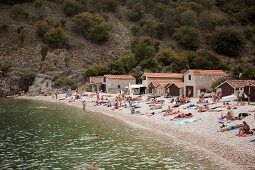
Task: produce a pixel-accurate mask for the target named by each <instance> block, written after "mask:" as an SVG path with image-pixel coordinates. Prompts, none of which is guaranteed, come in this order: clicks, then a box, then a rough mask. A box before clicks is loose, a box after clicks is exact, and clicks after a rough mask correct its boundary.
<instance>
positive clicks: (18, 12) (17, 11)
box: [10, 6, 29, 20]
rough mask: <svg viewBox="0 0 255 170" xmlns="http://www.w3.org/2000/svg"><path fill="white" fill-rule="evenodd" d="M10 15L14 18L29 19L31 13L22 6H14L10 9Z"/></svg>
mask: <svg viewBox="0 0 255 170" xmlns="http://www.w3.org/2000/svg"><path fill="white" fill-rule="evenodd" d="M10 16H11V17H12V18H13V19H24V20H25V19H28V16H29V13H28V12H26V11H25V10H23V9H22V8H20V7H17V6H14V7H12V8H11V10H10Z"/></svg>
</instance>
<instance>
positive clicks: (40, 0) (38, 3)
mask: <svg viewBox="0 0 255 170" xmlns="http://www.w3.org/2000/svg"><path fill="white" fill-rule="evenodd" d="M43 1H44V0H36V1H35V2H34V5H35V7H36V8H37V9H40V8H42V5H43Z"/></svg>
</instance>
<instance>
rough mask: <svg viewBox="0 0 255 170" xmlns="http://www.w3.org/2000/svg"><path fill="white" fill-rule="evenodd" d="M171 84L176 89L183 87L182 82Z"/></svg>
mask: <svg viewBox="0 0 255 170" xmlns="http://www.w3.org/2000/svg"><path fill="white" fill-rule="evenodd" d="M173 84H175V85H176V86H177V87H178V88H182V87H184V82H174V83H173Z"/></svg>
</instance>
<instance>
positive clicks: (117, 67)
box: [109, 54, 137, 74]
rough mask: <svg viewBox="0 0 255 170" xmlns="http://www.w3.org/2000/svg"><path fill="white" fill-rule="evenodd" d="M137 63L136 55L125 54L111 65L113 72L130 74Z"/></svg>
mask: <svg viewBox="0 0 255 170" xmlns="http://www.w3.org/2000/svg"><path fill="white" fill-rule="evenodd" d="M136 65H137V62H136V60H135V57H134V55H132V54H124V55H123V56H121V57H120V58H119V59H118V60H117V61H115V62H113V63H111V64H110V65H109V67H110V72H111V73H112V74H129V72H130V71H131V70H132V69H133V68H134V67H135V66H136Z"/></svg>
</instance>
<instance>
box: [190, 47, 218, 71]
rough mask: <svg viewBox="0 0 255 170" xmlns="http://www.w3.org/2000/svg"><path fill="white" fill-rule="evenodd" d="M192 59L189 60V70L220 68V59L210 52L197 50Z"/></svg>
mask: <svg viewBox="0 0 255 170" xmlns="http://www.w3.org/2000/svg"><path fill="white" fill-rule="evenodd" d="M193 57H194V58H190V63H189V66H190V69H205V70H215V69H220V68H221V59H220V58H219V57H218V56H217V55H216V54H215V53H213V52H212V51H210V50H207V49H199V50H198V51H197V52H196V55H194V56H193Z"/></svg>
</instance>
